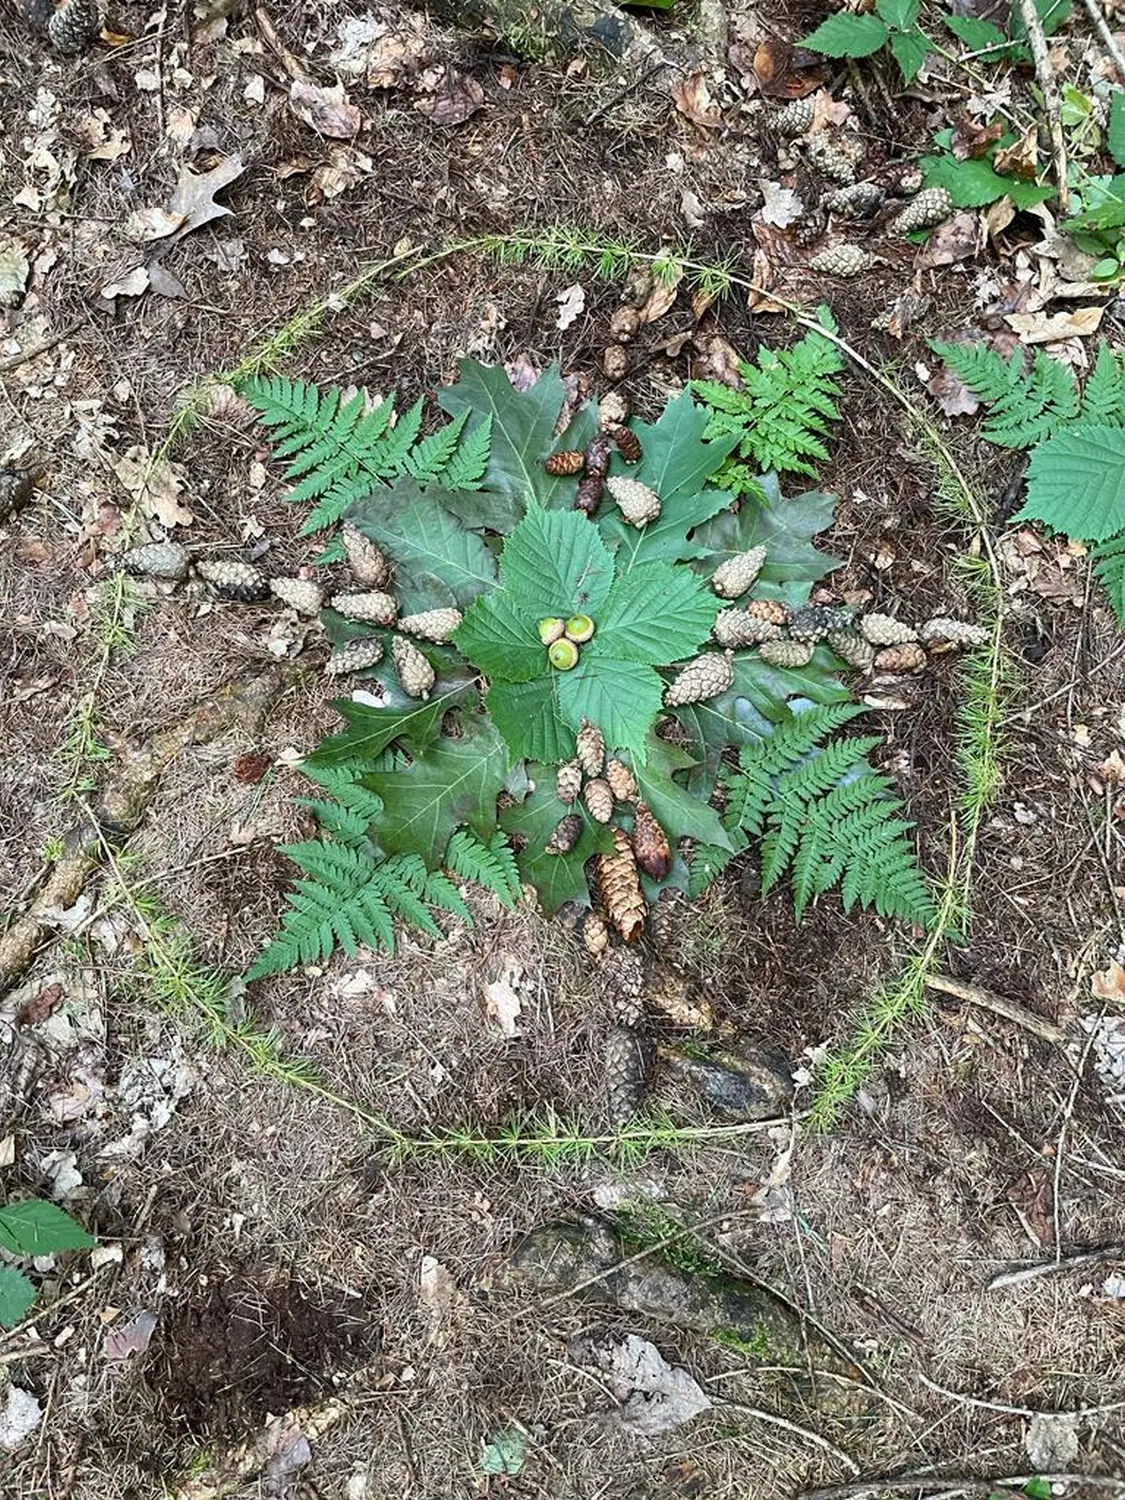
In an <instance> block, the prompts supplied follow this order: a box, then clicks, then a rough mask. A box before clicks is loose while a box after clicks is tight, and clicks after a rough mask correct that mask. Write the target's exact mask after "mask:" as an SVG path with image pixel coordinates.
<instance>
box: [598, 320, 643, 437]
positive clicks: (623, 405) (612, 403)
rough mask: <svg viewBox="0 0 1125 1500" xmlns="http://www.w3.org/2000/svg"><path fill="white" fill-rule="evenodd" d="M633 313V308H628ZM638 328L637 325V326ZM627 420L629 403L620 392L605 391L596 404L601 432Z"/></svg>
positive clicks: (618, 425)
mask: <svg viewBox="0 0 1125 1500" xmlns="http://www.w3.org/2000/svg"><path fill="white" fill-rule="evenodd" d="M629 311H630V312H635V311H636V309H635V308H630V309H629ZM638 326H639V324H638ZM628 420H629V403H628V401H627V400H626V398H625V396H624V395H623V394H622V393H621V391H607V392H606V393H605V395H604V396H603V397H602V399H601V400H600V401H599V402H598V423H599V425H600V426H601V429H602V431H603V432H608V431H609V430H610V429H611V428H613V427H620V426H621V425H622V423H624V422H627V421H628Z"/></svg>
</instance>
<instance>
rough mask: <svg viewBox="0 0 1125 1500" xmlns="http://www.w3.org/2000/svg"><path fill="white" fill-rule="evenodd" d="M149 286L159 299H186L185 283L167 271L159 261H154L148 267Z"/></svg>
mask: <svg viewBox="0 0 1125 1500" xmlns="http://www.w3.org/2000/svg"><path fill="white" fill-rule="evenodd" d="M148 284H149V286H150V287H151V288H152V290H153V291H154V292H155V293H156V295H157V296H158V297H173V298H178V297H186V296H187V288H186V287H185V286H184V284H183V282H182V281H180V280H178V279H177V278H176V277H175V276H173V275H172V273H171V271H166V270H165V269H164V267H163V266H162V265H161V264H160V262H159V261H158V260H154V261H153V262H152V263H151V265H150V266H149V267H148Z"/></svg>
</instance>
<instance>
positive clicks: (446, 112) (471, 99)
mask: <svg viewBox="0 0 1125 1500" xmlns="http://www.w3.org/2000/svg"><path fill="white" fill-rule="evenodd" d="M416 108H417V110H418V113H419V114H422V115H425V116H426V118H427V119H428V120H429V121H430V122H431V123H432V124H434V125H441V126H442V127H444V128H445V129H449V128H450V127H451V126H454V125H463V124H464V123H465V121H466V120H467V119H469V117H470V116H471V115H475V114H476V112H477V110H478V109H483V108H484V88H483V87H482V85H481V83H480V81H479V80H478V79H476V78H470V77H469V75H468V74H467V73H461V72H459V71H458V69H456V68H450V67H447V68H446V69H445V70H444V73H443V75H442V79H441V82H440V83H439V84H438V87H437V89H436V90H435V92H434V94H433V96H432V97H431V98H429V99H422V100H420V101H419V102H418V104H417V106H416Z"/></svg>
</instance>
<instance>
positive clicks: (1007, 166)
mask: <svg viewBox="0 0 1125 1500" xmlns="http://www.w3.org/2000/svg"><path fill="white" fill-rule="evenodd" d="M994 165H995V168H996V170H997V172H1002V173H1003V174H1004V175H1005V176H1007V177H1022V178H1023V179H1024V181H1025V182H1033V181H1034V180H1035V178H1036V177H1037V176H1038V173H1039V133H1038V130H1037V128H1036V127H1035V126H1034V125H1032V126H1031V128H1030V129H1029V130H1028V131H1027V133H1026V134H1025V135H1023V136H1021V137H1020V139H1019V140H1018V141H1017V142H1016V143H1015V145H1014V146H1009V147H1008V148H1007V150H1006V151H997V153H996V157H995V162H994Z"/></svg>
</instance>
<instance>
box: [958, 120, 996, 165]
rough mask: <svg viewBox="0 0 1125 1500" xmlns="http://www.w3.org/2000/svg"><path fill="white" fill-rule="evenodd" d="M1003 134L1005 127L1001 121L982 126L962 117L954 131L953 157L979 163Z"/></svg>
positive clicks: (975, 121)
mask: <svg viewBox="0 0 1125 1500" xmlns="http://www.w3.org/2000/svg"><path fill="white" fill-rule="evenodd" d="M1003 134H1004V126H1003V123H1002V121H1000V120H995V121H994V122H993V123H992V124H991V125H982V124H980V123H979V122H978V121H977V120H973V119H970V117H969V116H968V115H962V116H961V118H960V119H959V120H958V121H957V124H956V126H955V127H954V131H953V140H952V142H951V145H952V149H953V155H954V156H955V157H956V158H957V160H958V161H978V160H979V159H980V158H981V157H982V156H987V155H988V152H989V150H990V149H991V148H992V147H993V146H995V144H996V142H997V141H998V140H999V139H1000V137H1001V136H1002V135H1003Z"/></svg>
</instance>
